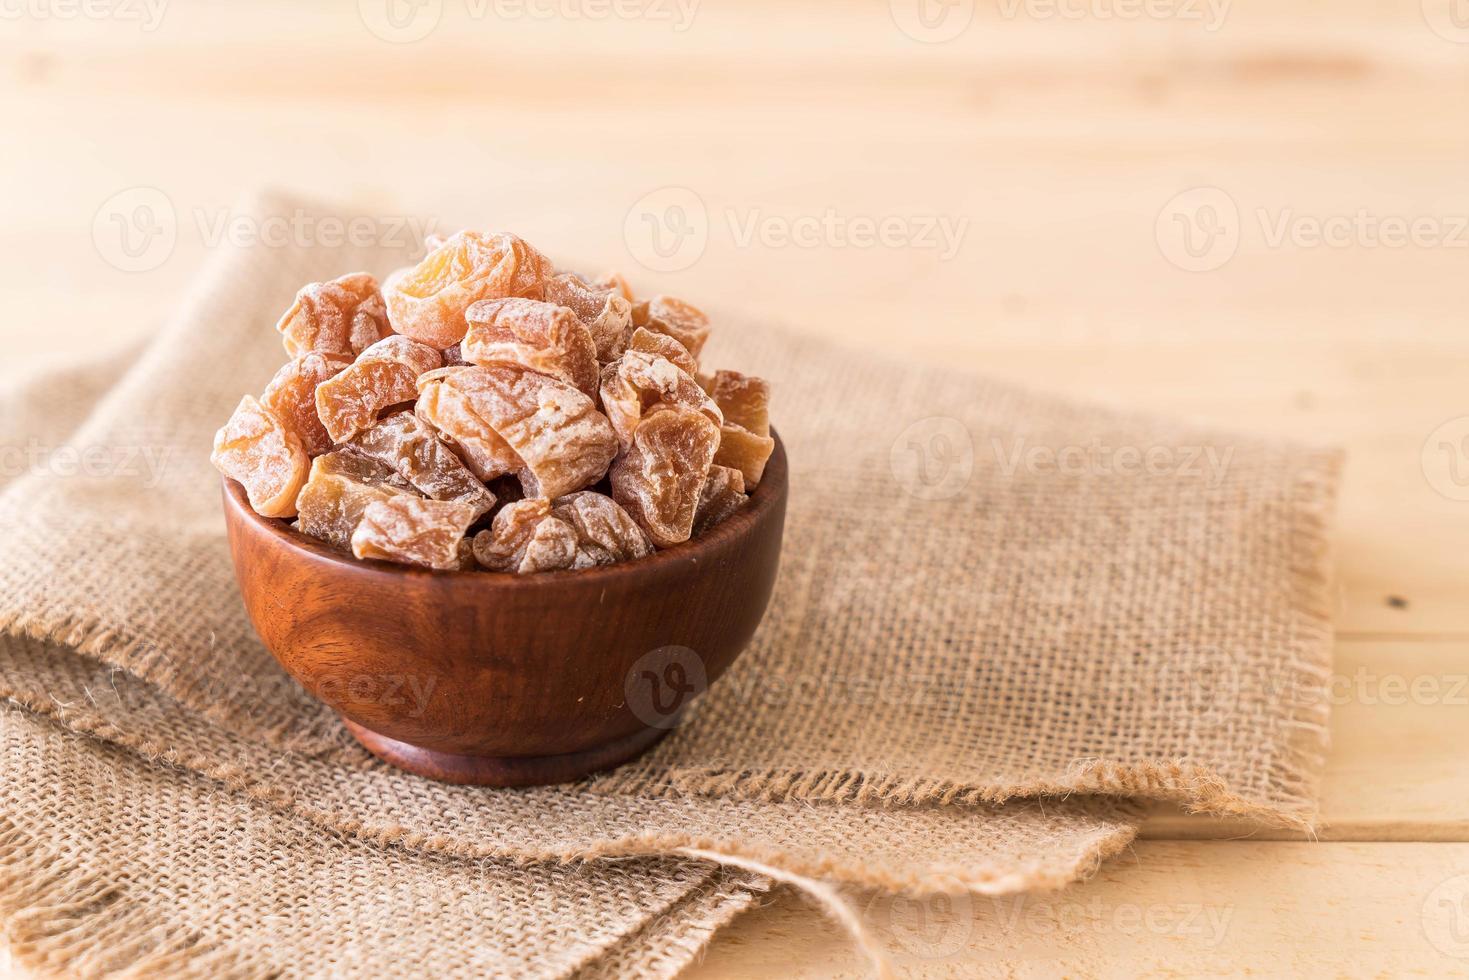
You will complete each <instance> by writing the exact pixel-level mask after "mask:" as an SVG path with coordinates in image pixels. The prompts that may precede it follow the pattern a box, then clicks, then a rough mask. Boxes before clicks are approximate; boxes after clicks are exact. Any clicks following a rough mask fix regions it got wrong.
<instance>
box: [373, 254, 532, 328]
mask: <svg viewBox="0 0 1469 980" xmlns="http://www.w3.org/2000/svg"><path fill="white" fill-rule="evenodd" d="M554 272H555V268H554V267H553V266H552V264H551V261H550V260H549V259H547V258H546V257H545V256H544V255H542V254H541V253H540V252H537V251H536V250H535V249H534V248H531V247H530V245H528V244H526V243H525V242H524V241H522V240H520V239H519V238H517V237H515V236H514V235H506V234H498V235H482V234H480V233H478V232H473V231H461V232H459V233H458V234H456V235H452V236H450V237H449V238H447V239H445V240H444V241H443V242H442V243H440V244H439V246H438V248H435V249H434V250H433V251H432V252H430V253H429V254H428V255H426V256H424V259H423V261H422V262H420V263H418V265H415V266H413V267H412V268H409V269H400V270H398V271H397V272H395V273H393V274H392V275H391V276H390V277H388V281H387V282H386V283H384V285H383V298H384V299H385V300H386V301H387V308H388V319H389V320H390V321H391V323H392V325H393V329H395V330H397V331H398V332H399V333H401V334H404V335H406V336H408V337H412V338H413V339H414V340H418V341H422V342H423V343H425V344H429V345H430V346H432V347H436V348H439V349H443V348H445V347H448V346H450V345H452V344H457V343H458V342H459V341H460V340H462V339H463V338H464V333H465V331H466V330H467V329H468V324H467V323H466V322H465V320H464V311H465V310H467V309H469V307H470V306H471V305H473V304H474V303H477V302H479V301H480V300H482V299H500V298H502V297H507V296H525V297H528V298H530V299H540V298H541V295H542V292H543V289H544V282H545V280H546V278H547V277H549V276H551V275H553V274H554Z"/></svg>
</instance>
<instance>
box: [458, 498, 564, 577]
mask: <svg viewBox="0 0 1469 980" xmlns="http://www.w3.org/2000/svg"><path fill="white" fill-rule="evenodd" d="M474 557H475V560H476V561H478V562H479V563H480V564H481V565H482V566H484V567H485V568H488V569H489V570H490V571H492V572H521V573H530V572H554V571H558V570H560V569H563V568H570V567H571V563H572V562H573V561H575V559H576V531H575V530H574V529H573V528H572V527H571V525H569V524H566V523H565V522H563V521H560V520H557V519H556V518H554V517H552V516H551V502H550V501H549V500H547V499H545V498H544V497H538V498H533V499H529V500H521V501H518V502H516V503H513V504H509V505H508V506H506V507H504V508H502V509H501V510H500V512H499V513H498V514H496V515H495V520H494V521H493V522H492V523H491V524H490V529H489V530H488V531H481V532H480V533H479V534H477V535H475V537H474Z"/></svg>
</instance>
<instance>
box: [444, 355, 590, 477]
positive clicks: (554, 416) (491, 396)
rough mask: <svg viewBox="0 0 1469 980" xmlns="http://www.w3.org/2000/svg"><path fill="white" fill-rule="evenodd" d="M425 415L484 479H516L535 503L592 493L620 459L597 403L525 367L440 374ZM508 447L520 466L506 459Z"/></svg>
mask: <svg viewBox="0 0 1469 980" xmlns="http://www.w3.org/2000/svg"><path fill="white" fill-rule="evenodd" d="M418 414H419V416H420V417H422V418H423V419H424V420H425V421H427V422H428V423H429V424H430V425H432V426H434V428H436V429H438V430H439V431H440V432H442V433H443V434H444V435H445V436H447V437H448V438H450V439H451V440H453V441H454V443H455V444H456V445H458V446H459V447H460V448H461V450H462V451H463V454H464V458H465V460H466V462H470V464H471V469H475V467H476V466H477V467H479V469H477V470H476V474H475V475H477V476H479V477H480V479H484V480H488V479H493V478H494V477H496V476H500V475H502V474H504V473H509V472H514V473H515V475H516V476H518V477H519V478H520V482H521V486H522V487H524V489H525V494H526V496H527V497H559V496H562V495H564V494H567V493H570V492H572V491H573V490H580V489H582V488H583V487H587V486H590V485H591V484H593V483H596V482H597V481H598V480H599V479H601V478H602V475H603V474H604V473H606V472H607V465H608V464H609V463H610V462H611V461H612V457H613V456H615V455H616V454H617V435H616V433H614V432H613V431H612V426H611V424H610V423H609V422H608V421H607V419H606V417H605V416H603V415H602V413H601V412H598V411H597V407H596V403H595V402H593V401H592V399H590V398H588V397H587V396H586V395H584V394H582V393H581V392H580V391H578V390H577V389H575V388H573V387H571V386H570V385H568V384H566V383H564V382H562V381H558V380H556V379H555V378H551V377H548V376H546V375H544V374H537V373H535V372H534V371H527V370H526V369H524V368H521V367H514V366H510V365H503V364H495V365H489V366H486V367H468V368H456V369H453V370H446V371H444V372H442V373H441V374H437V375H434V376H432V377H431V379H427V380H426V383H425V385H424V386H423V389H422V391H421V392H420V394H419V398H418ZM505 448H508V450H509V451H510V454H511V455H512V456H513V457H514V460H513V461H512V460H509V459H505V458H504V456H503V449H505Z"/></svg>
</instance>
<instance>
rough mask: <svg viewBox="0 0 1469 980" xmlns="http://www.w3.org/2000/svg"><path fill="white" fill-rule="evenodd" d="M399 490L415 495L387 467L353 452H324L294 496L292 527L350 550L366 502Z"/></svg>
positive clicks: (399, 491)
mask: <svg viewBox="0 0 1469 980" xmlns="http://www.w3.org/2000/svg"><path fill="white" fill-rule="evenodd" d="M402 494H408V495H410V496H413V495H415V494H414V491H413V490H412V489H411V488H410V487H408V486H407V485H406V484H405V482H404V481H403V480H402V478H401V477H399V476H398V474H397V472H396V471H395V470H393V469H392V468H391V467H389V466H387V465H385V464H383V463H380V462H378V461H377V460H375V459H368V458H367V457H365V456H360V455H357V454H355V453H350V452H341V451H339V452H334V453H327V454H326V455H325V456H318V457H317V458H316V459H315V460H313V461H312V463H311V477H310V479H308V480H307V481H306V486H304V487H302V488H301V493H300V495H298V496H297V497H296V510H297V511H298V513H299V518H298V520H297V521H296V528H297V529H298V530H299V531H301V532H302V533H303V534H307V535H310V536H311V537H313V538H317V539H318V540H321V541H324V542H326V543H327V544H329V545H331V546H332V547H334V548H341V549H343V550H350V549H351V547H352V532H353V531H355V530H356V529H357V525H358V524H359V523H360V522H361V520H362V513H363V511H365V510H366V509H367V505H368V504H371V503H374V502H375V501H379V500H388V499H390V498H392V497H396V496H399V495H402Z"/></svg>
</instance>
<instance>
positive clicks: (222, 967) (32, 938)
mask: <svg viewBox="0 0 1469 980" xmlns="http://www.w3.org/2000/svg"><path fill="white" fill-rule="evenodd" d="M0 930H3V933H4V936H5V940H6V942H7V944H8V946H9V950H10V952H11V954H12V955H13V956H14V957H15V959H16V960H17V961H18V962H20V963H21V964H23V965H24V966H25V967H26V968H27V969H29V970H31V971H32V972H34V973H37V974H40V975H42V976H55V977H73V976H100V975H104V974H105V975H107V976H116V977H131V976H170V977H182V978H195V977H197V978H199V980H206V978H231V977H247V976H250V975H251V971H250V970H249V969H248V967H247V965H246V963H245V961H244V960H243V959H242V958H240V957H239V956H238V955H237V954H236V953H235V952H234V951H232V950H229V949H226V948H221V947H218V946H214V945H211V944H209V943H207V942H205V941H204V940H203V939H202V938H201V937H200V936H199V935H198V934H197V933H194V932H191V931H188V930H184V929H180V928H178V927H173V926H166V925H163V924H162V923H160V922H159V921H158V920H157V918H156V917H155V915H154V914H153V911H152V908H151V906H150V905H149V904H148V903H147V902H143V901H138V900H136V899H134V898H132V897H130V896H129V895H128V893H127V890H126V888H125V887H123V886H122V885H120V884H118V883H117V882H116V881H110V880H108V879H107V878H105V877H103V876H102V875H98V874H96V873H94V872H91V871H88V870H86V869H85V868H79V867H70V866H67V865H66V864H65V863H64V862H63V861H62V860H61V858H60V857H59V856H58V854H57V853H56V852H55V850H53V849H52V848H49V847H47V846H46V845H44V844H43V843H42V842H40V841H38V840H36V839H35V838H34V837H33V836H32V835H31V834H29V833H27V832H26V831H24V830H22V829H21V828H20V827H18V826H16V825H15V823H14V822H13V821H11V820H10V819H9V818H8V817H4V816H0Z"/></svg>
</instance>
